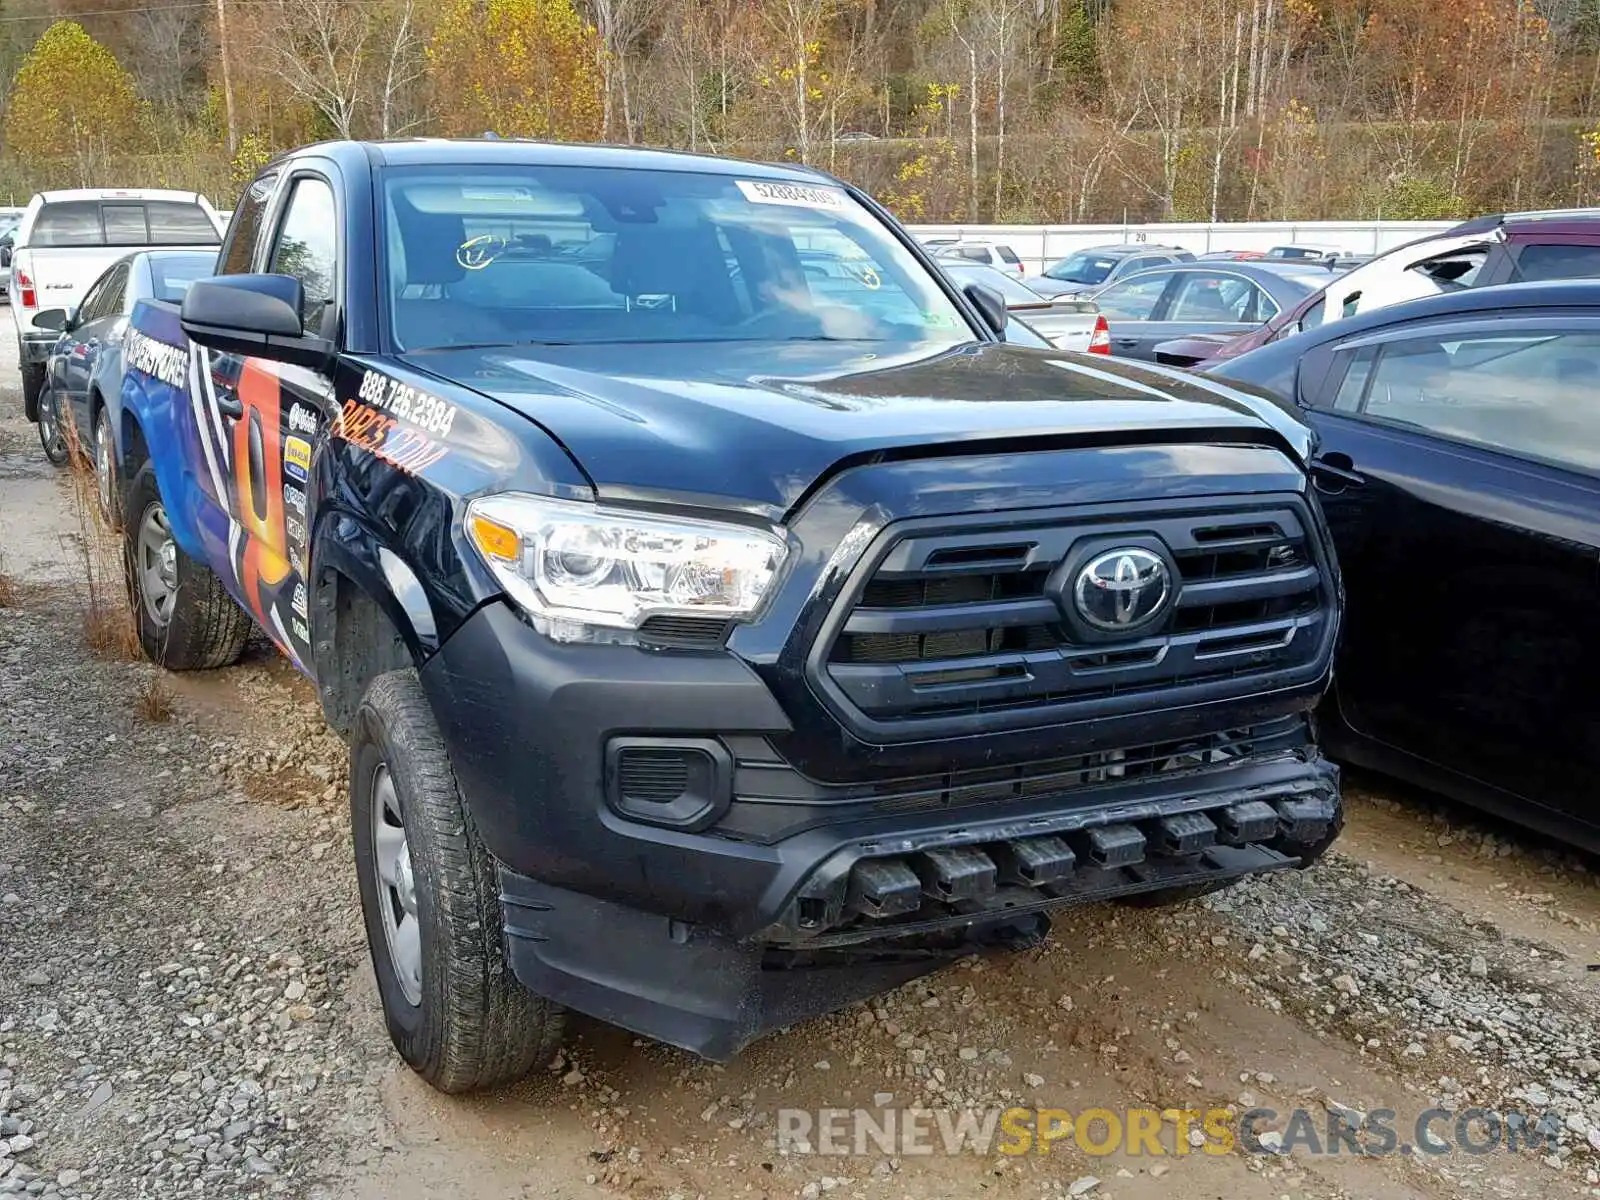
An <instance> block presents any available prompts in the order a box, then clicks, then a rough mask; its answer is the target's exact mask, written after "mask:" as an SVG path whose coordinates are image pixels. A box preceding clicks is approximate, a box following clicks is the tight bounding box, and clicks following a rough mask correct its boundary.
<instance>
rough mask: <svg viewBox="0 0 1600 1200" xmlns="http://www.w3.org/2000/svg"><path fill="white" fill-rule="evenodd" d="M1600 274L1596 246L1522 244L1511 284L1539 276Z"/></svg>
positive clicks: (1538, 277) (1568, 277)
mask: <svg viewBox="0 0 1600 1200" xmlns="http://www.w3.org/2000/svg"><path fill="white" fill-rule="evenodd" d="M1597 275H1600V246H1524V247H1522V252H1521V253H1520V254H1518V255H1517V263H1516V266H1515V268H1514V269H1513V270H1512V273H1511V280H1510V282H1512V283H1521V282H1523V281H1534V280H1543V279H1592V278H1594V277H1595V276H1597Z"/></svg>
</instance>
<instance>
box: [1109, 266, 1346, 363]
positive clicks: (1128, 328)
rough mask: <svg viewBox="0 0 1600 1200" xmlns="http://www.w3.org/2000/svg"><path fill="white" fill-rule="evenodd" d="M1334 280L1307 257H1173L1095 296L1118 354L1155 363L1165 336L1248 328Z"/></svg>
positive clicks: (1290, 306) (1253, 326)
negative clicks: (1300, 260)
mask: <svg viewBox="0 0 1600 1200" xmlns="http://www.w3.org/2000/svg"><path fill="white" fill-rule="evenodd" d="M1327 281H1328V272H1327V271H1326V270H1325V269H1324V268H1322V267H1318V266H1315V265H1308V264H1290V263H1279V264H1275V265H1273V266H1266V265H1264V264H1262V263H1260V262H1231V263H1230V262H1192V263H1173V264H1171V265H1169V266H1165V267H1158V268H1156V269H1155V270H1150V271H1141V272H1139V273H1138V274H1137V275H1131V276H1129V277H1128V278H1126V279H1122V280H1119V281H1118V282H1116V283H1113V284H1111V285H1110V286H1109V287H1106V288H1102V289H1101V290H1100V291H1098V292H1095V293H1094V295H1093V297H1092V298H1093V300H1094V302H1095V303H1096V304H1098V305H1099V306H1100V312H1101V313H1102V315H1104V317H1105V319H1106V322H1107V324H1108V325H1109V327H1110V330H1111V353H1112V354H1115V355H1118V356H1120V357H1123V358H1143V359H1148V360H1150V361H1152V362H1154V361H1157V357H1156V347H1157V346H1159V345H1160V344H1161V343H1163V342H1167V341H1171V340H1172V339H1174V338H1183V337H1188V336H1190V335H1192V334H1199V333H1217V334H1227V335H1236V334H1241V333H1248V332H1249V331H1251V330H1253V329H1257V328H1259V327H1260V326H1261V325H1262V324H1263V323H1265V322H1267V321H1270V320H1271V319H1272V318H1273V317H1275V316H1277V315H1278V314H1279V313H1280V312H1282V311H1284V310H1287V309H1291V308H1294V307H1295V306H1296V305H1297V304H1299V303H1300V302H1301V301H1302V300H1304V299H1305V298H1306V297H1307V296H1309V295H1311V294H1312V293H1313V292H1315V291H1316V290H1317V289H1318V288H1320V287H1322V286H1323V285H1324V284H1325V283H1327ZM1179 365H1182V364H1179Z"/></svg>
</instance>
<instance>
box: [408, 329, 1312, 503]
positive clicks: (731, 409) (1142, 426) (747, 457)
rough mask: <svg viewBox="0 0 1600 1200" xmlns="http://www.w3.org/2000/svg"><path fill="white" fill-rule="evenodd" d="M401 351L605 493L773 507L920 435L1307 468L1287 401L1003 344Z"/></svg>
mask: <svg viewBox="0 0 1600 1200" xmlns="http://www.w3.org/2000/svg"><path fill="white" fill-rule="evenodd" d="M404 361H405V362H406V364H407V365H409V366H411V367H413V368H415V369H417V370H420V371H424V372H427V373H428V374H431V375H434V376H435V377H437V378H440V379H443V380H448V381H450V382H452V383H455V384H457V385H459V386H463V387H467V388H471V389H473V390H475V391H477V392H480V393H482V394H483V395H485V396H488V397H490V398H492V399H494V400H497V401H499V402H500V403H501V404H504V405H505V406H506V407H508V408H511V409H513V410H515V411H517V412H519V413H521V414H522V415H524V416H526V417H527V418H528V419H529V420H532V421H535V422H537V423H538V424H539V425H541V426H542V427H543V428H544V429H545V430H547V431H548V432H549V434H550V435H551V436H552V437H553V438H555V439H556V440H557V441H558V442H560V443H561V444H562V445H563V446H565V447H566V449H567V451H568V453H570V454H571V455H572V457H573V458H574V460H575V461H576V462H577V463H578V465H579V466H580V467H581V468H582V469H583V470H584V471H585V472H586V473H587V474H588V476H589V478H590V479H591V480H592V481H593V482H594V485H595V487H596V489H597V491H598V492H599V494H600V495H601V496H603V497H610V498H613V499H622V498H630V497H631V498H647V497H656V498H664V497H666V496H668V495H671V496H675V497H677V498H679V499H680V500H685V501H689V502H694V503H704V504H708V505H713V506H716V507H721V508H730V509H742V510H745V511H749V512H752V513H759V514H761V515H764V516H767V517H770V518H773V519H778V518H781V517H782V516H783V515H784V514H786V513H788V512H789V510H790V509H791V508H792V507H793V506H794V504H795V502H796V501H798V500H799V499H800V498H801V497H802V496H803V495H804V494H805V493H806V492H807V491H808V490H809V489H810V488H811V487H812V486H813V485H814V484H815V483H816V482H818V481H819V480H820V479H821V478H823V477H824V476H826V475H827V474H829V473H830V472H831V470H832V469H834V468H835V467H837V466H839V465H841V464H845V463H846V462H847V460H852V459H855V460H860V459H862V458H865V457H868V456H877V455H885V456H889V457H893V456H895V455H896V454H897V453H904V452H911V453H915V452H917V451H919V450H920V449H921V448H924V447H928V446H943V447H948V448H949V451H950V453H955V454H976V453H1003V452H1011V451H1015V450H1017V449H1021V448H1023V445H1021V444H1023V443H1026V442H1028V441H1033V440H1038V441H1048V442H1049V443H1051V444H1052V445H1055V446H1064V445H1070V444H1072V442H1074V441H1078V440H1081V441H1083V442H1086V443H1088V442H1103V441H1104V440H1106V439H1107V438H1117V439H1125V440H1128V441H1138V442H1145V443H1151V442H1161V441H1172V440H1182V441H1194V440H1206V439H1216V440H1221V441H1228V442H1243V441H1251V442H1269V443H1273V444H1276V445H1278V446H1280V447H1282V448H1283V449H1285V450H1287V451H1289V452H1291V453H1292V454H1294V455H1295V456H1296V457H1297V458H1298V459H1299V461H1300V462H1301V463H1302V465H1303V464H1304V462H1305V461H1306V458H1307V456H1308V454H1309V452H1310V451H1309V447H1310V437H1311V434H1310V431H1309V429H1308V428H1307V427H1306V426H1305V425H1303V424H1302V423H1301V422H1300V421H1299V420H1297V419H1296V418H1295V417H1294V416H1292V415H1291V414H1290V413H1289V412H1288V411H1286V410H1285V409H1284V408H1282V407H1280V406H1279V405H1277V404H1275V403H1274V402H1273V401H1271V400H1270V399H1268V398H1266V397H1264V396H1262V395H1259V394H1251V393H1250V392H1247V391H1243V390H1240V389H1238V388H1236V387H1233V386H1231V385H1228V384H1226V383H1223V382H1222V381H1220V380H1212V379H1206V378H1202V377H1199V376H1193V375H1189V374H1187V373H1184V372H1179V371H1174V370H1170V369H1166V368H1161V367H1151V366H1148V365H1144V364H1141V365H1137V366H1135V365H1131V364H1127V363H1123V362H1118V361H1115V360H1107V359H1103V358H1100V357H1098V356H1097V357H1094V358H1091V357H1089V356H1088V355H1079V354H1069V353H1064V352H1059V351H1046V350H1031V349H1025V348H1022V347H1017V346H1007V345H1003V344H997V343H968V344H966V345H962V346H958V347H955V348H930V347H929V346H927V345H926V344H918V345H905V344H887V343H872V344H870V345H867V344H863V343H839V342H749V343H744V342H732V343H730V342H715V343H705V342H701V343H675V344H661V343H653V344H649V345H640V344H632V345H617V344H612V345H586V346H515V347H491V348H463V349H449V350H429V351H419V352H416V353H412V354H408V355H405V356H404Z"/></svg>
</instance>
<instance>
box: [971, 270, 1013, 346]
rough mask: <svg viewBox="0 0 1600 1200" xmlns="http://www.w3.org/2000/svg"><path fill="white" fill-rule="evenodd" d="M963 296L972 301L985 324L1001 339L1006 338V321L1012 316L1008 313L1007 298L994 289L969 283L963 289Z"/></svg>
mask: <svg viewBox="0 0 1600 1200" xmlns="http://www.w3.org/2000/svg"><path fill="white" fill-rule="evenodd" d="M961 291H962V294H963V295H965V296H966V298H967V299H968V300H970V301H972V306H973V307H974V308H976V309H977V310H978V315H979V316H981V317H982V318H983V323H984V324H985V325H987V326H988V327H989V328H990V329H992V330H994V332H995V333H996V334H997V335H999V336H1000V337H1004V336H1005V332H1006V321H1007V319H1008V318H1009V317H1010V314H1009V313H1008V312H1006V301H1005V297H1004V296H1002V295H1001V294H1000V293H999V292H997V291H995V290H994V289H993V288H990V287H984V285H983V284H981V283H969V284H967V285H966V286H965V287H964V288H962V289H961Z"/></svg>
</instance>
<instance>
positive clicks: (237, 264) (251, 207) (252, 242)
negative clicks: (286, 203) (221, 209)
mask: <svg viewBox="0 0 1600 1200" xmlns="http://www.w3.org/2000/svg"><path fill="white" fill-rule="evenodd" d="M277 182H278V177H277V175H275V174H274V175H263V176H261V177H260V178H259V179H257V180H256V181H255V182H254V183H252V184H251V185H250V186H249V187H247V188H246V189H245V192H244V195H243V196H241V197H239V208H238V211H236V212H235V213H234V214H233V227H232V229H230V230H229V233H228V245H227V247H226V248H225V249H224V250H223V251H222V254H221V257H220V258H219V259H218V261H217V274H219V275H245V274H248V273H249V271H250V268H251V265H252V264H253V263H254V262H255V251H256V243H257V242H259V241H260V239H261V223H262V220H263V219H264V218H265V217H266V213H267V201H268V200H270V199H272V189H273V186H274V185H275V184H276V183H277Z"/></svg>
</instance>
